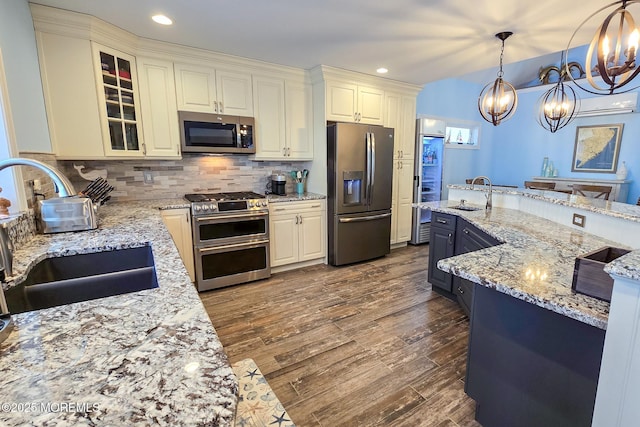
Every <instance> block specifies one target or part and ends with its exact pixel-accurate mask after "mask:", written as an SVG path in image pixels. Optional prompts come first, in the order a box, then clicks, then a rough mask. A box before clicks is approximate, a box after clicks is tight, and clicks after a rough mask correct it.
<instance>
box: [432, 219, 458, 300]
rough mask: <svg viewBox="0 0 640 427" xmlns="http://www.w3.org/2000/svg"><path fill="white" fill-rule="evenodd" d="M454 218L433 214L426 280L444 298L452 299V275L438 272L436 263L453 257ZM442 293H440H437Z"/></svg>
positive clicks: (454, 240) (454, 239) (454, 238)
mask: <svg viewBox="0 0 640 427" xmlns="http://www.w3.org/2000/svg"><path fill="white" fill-rule="evenodd" d="M455 233H456V217H455V216H454V215H447V214H443V213H440V212H433V215H432V217H431V232H430V235H429V239H430V240H429V270H428V280H429V283H431V285H432V286H433V287H434V288H433V289H434V290H436V291H444V292H445V296H448V297H450V298H451V297H453V294H452V293H451V285H452V283H453V275H451V274H449V273H445V272H444V271H442V270H439V269H438V267H437V264H438V261H440V260H441V259H443V258H450V257H452V256H453V255H454V250H455V242H456V237H455V236H456V234H455ZM439 293H442V292H439Z"/></svg>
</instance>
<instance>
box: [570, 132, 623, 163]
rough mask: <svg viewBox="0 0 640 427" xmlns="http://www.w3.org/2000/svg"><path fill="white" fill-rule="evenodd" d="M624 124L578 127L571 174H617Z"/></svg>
mask: <svg viewBox="0 0 640 427" xmlns="http://www.w3.org/2000/svg"><path fill="white" fill-rule="evenodd" d="M623 126H624V124H622V123H620V124H615V125H595V126H578V127H577V128H576V142H575V145H574V147H573V163H571V172H602V173H615V172H616V170H617V169H618V156H619V155H620V140H621V139H622V127H623Z"/></svg>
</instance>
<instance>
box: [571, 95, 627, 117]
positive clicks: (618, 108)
mask: <svg viewBox="0 0 640 427" xmlns="http://www.w3.org/2000/svg"><path fill="white" fill-rule="evenodd" d="M637 107H638V92H628V93H619V94H615V95H604V96H597V97H595V98H586V99H581V100H580V109H579V110H578V112H577V113H576V117H589V116H605V115H607V114H623V113H633V112H634V111H636V109H637Z"/></svg>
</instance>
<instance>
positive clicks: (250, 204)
mask: <svg viewBox="0 0 640 427" xmlns="http://www.w3.org/2000/svg"><path fill="white" fill-rule="evenodd" d="M254 206H255V205H254V203H253V201H252V200H250V201H249V207H250V208H252V207H254Z"/></svg>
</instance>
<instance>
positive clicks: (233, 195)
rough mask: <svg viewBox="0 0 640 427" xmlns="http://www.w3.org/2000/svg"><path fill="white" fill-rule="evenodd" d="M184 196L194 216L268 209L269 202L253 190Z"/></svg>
mask: <svg viewBox="0 0 640 427" xmlns="http://www.w3.org/2000/svg"><path fill="white" fill-rule="evenodd" d="M184 198H185V199H187V200H188V201H190V202H191V213H192V214H193V215H194V216H200V215H211V214H215V213H222V212H227V213H232V212H238V213H241V212H243V211H245V212H246V211H268V210H269V203H268V202H267V200H266V199H265V197H264V195H262V194H258V193H254V192H253V191H234V192H229V193H194V194H185V196H184Z"/></svg>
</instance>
